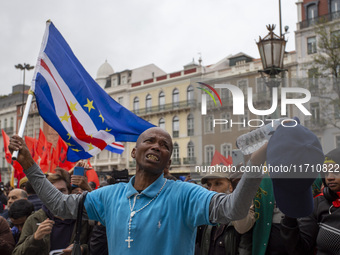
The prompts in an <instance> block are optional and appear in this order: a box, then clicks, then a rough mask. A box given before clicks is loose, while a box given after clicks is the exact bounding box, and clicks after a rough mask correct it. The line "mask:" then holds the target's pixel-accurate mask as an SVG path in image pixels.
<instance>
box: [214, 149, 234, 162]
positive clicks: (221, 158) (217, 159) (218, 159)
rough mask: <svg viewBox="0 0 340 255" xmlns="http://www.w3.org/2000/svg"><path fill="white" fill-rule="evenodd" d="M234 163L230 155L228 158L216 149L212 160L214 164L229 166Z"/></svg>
mask: <svg viewBox="0 0 340 255" xmlns="http://www.w3.org/2000/svg"><path fill="white" fill-rule="evenodd" d="M232 163H233V160H232V158H231V157H230V156H229V157H228V158H226V157H224V156H223V155H222V154H221V153H219V152H218V151H217V150H216V151H215V153H214V156H213V159H212V161H211V165H212V166H215V165H219V164H222V165H225V166H229V165H231V164H232Z"/></svg>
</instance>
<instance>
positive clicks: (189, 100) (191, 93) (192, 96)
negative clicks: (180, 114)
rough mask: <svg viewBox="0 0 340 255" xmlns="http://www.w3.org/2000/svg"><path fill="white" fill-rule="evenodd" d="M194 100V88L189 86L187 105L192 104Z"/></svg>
mask: <svg viewBox="0 0 340 255" xmlns="http://www.w3.org/2000/svg"><path fill="white" fill-rule="evenodd" d="M193 100H194V87H193V86H191V85H190V86H189V87H188V89H187V101H188V104H190V103H192V102H193Z"/></svg>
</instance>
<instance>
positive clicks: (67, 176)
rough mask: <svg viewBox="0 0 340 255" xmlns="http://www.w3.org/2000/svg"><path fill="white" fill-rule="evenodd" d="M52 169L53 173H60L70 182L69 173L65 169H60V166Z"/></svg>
mask: <svg viewBox="0 0 340 255" xmlns="http://www.w3.org/2000/svg"><path fill="white" fill-rule="evenodd" d="M54 171H55V174H59V175H61V176H62V177H64V178H65V179H66V181H67V182H68V183H71V175H70V174H69V172H67V171H66V170H65V169H62V168H61V167H56V168H55V169H54Z"/></svg>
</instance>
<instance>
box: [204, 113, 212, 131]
mask: <svg viewBox="0 0 340 255" xmlns="http://www.w3.org/2000/svg"><path fill="white" fill-rule="evenodd" d="M204 130H205V133H212V132H214V115H206V116H205V121H204Z"/></svg>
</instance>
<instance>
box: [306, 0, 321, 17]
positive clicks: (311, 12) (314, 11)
mask: <svg viewBox="0 0 340 255" xmlns="http://www.w3.org/2000/svg"><path fill="white" fill-rule="evenodd" d="M316 17H318V6H317V3H314V2H313V3H310V4H309V5H308V6H307V19H315V18H316Z"/></svg>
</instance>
